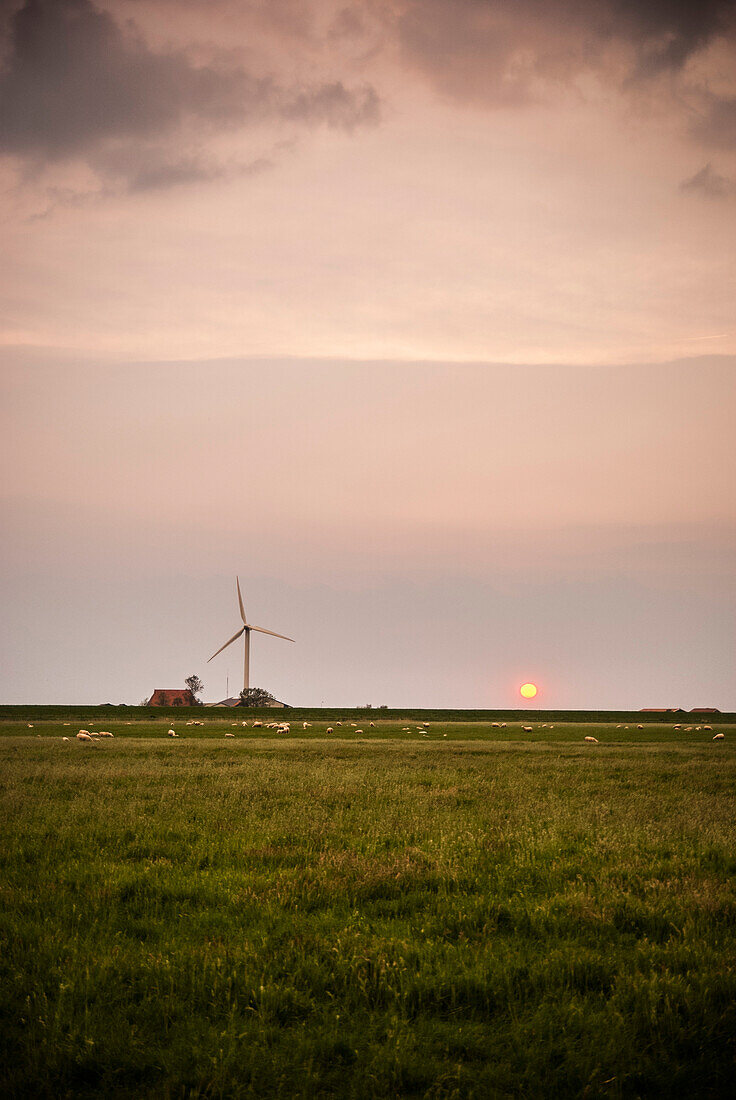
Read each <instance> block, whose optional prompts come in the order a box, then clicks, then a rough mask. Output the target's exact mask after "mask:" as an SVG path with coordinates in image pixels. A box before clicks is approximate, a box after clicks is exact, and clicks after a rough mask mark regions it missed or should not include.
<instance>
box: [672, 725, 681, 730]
mask: <svg viewBox="0 0 736 1100" xmlns="http://www.w3.org/2000/svg"><path fill="white" fill-rule="evenodd" d="M672 728H673V729H675V730H681V729H682V726H673V727H672Z"/></svg>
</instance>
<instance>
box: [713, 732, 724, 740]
mask: <svg viewBox="0 0 736 1100" xmlns="http://www.w3.org/2000/svg"><path fill="white" fill-rule="evenodd" d="M725 738H726V735H725V733H714V734H713V737H712V738H711V741H724V740H725Z"/></svg>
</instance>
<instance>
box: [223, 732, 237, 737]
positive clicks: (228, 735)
mask: <svg viewBox="0 0 736 1100" xmlns="http://www.w3.org/2000/svg"><path fill="white" fill-rule="evenodd" d="M225 736H226V737H234V736H235V734H234V733H226V734H225Z"/></svg>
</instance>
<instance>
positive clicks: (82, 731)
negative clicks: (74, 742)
mask: <svg viewBox="0 0 736 1100" xmlns="http://www.w3.org/2000/svg"><path fill="white" fill-rule="evenodd" d="M79 733H86V734H87V736H88V737H89V730H80V731H79ZM79 733H78V734H77V737H79Z"/></svg>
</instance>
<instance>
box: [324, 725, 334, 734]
mask: <svg viewBox="0 0 736 1100" xmlns="http://www.w3.org/2000/svg"><path fill="white" fill-rule="evenodd" d="M333 732H334V730H333V729H332V726H328V727H327V729H326V730H325V733H333Z"/></svg>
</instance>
